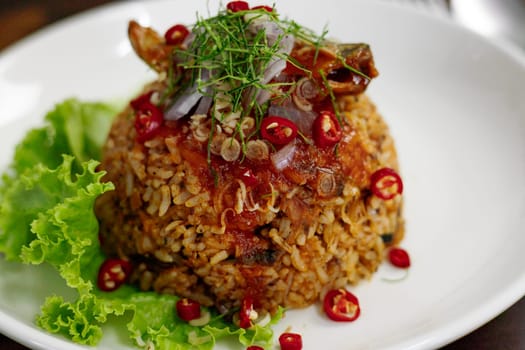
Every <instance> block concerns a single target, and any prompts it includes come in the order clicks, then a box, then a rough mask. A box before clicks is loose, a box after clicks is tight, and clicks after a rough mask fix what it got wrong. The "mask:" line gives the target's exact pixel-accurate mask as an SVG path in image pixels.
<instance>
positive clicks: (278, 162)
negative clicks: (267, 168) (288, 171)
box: [270, 141, 296, 171]
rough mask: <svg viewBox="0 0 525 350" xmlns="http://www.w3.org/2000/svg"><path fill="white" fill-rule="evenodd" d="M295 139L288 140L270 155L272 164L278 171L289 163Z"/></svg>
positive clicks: (293, 152) (291, 158) (293, 153)
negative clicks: (287, 142)
mask: <svg viewBox="0 0 525 350" xmlns="http://www.w3.org/2000/svg"><path fill="white" fill-rule="evenodd" d="M295 150H296V146H295V141H292V142H290V143H289V144H287V145H286V146H284V147H283V148H281V149H280V150H278V151H277V152H275V153H272V154H271V155H270V159H271V160H272V163H273V166H274V167H275V169H277V170H278V171H282V170H283V169H284V168H286V167H287V166H289V165H290V163H291V162H292V160H293V157H294V155H295Z"/></svg>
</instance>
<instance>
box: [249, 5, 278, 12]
mask: <svg viewBox="0 0 525 350" xmlns="http://www.w3.org/2000/svg"><path fill="white" fill-rule="evenodd" d="M252 10H265V11H266V12H270V13H271V12H273V8H272V7H270V6H266V5H259V6H254V7H252Z"/></svg>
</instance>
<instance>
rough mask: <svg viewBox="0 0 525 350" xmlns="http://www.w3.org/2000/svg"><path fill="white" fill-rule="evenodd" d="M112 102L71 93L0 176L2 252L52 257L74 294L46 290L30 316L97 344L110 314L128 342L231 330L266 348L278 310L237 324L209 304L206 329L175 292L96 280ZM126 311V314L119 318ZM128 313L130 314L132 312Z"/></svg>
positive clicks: (187, 345)
mask: <svg viewBox="0 0 525 350" xmlns="http://www.w3.org/2000/svg"><path fill="white" fill-rule="evenodd" d="M116 113H117V108H115V107H113V106H111V105H108V104H104V103H83V102H80V101H78V100H76V99H69V100H66V101H64V102H63V103H60V104H58V105H57V106H56V107H55V109H54V110H52V111H51V112H49V113H48V114H47V115H46V117H45V125H44V126H43V127H42V128H38V129H34V130H31V131H29V132H28V133H27V135H26V137H25V138H24V139H23V140H22V141H21V142H20V144H19V145H18V146H17V148H16V150H15V155H14V159H13V163H12V164H11V167H10V168H11V169H9V171H6V172H5V174H4V175H3V177H2V183H1V184H0V253H3V254H4V258H5V259H8V260H13V261H19V262H21V263H25V264H33V265H40V264H49V265H52V266H53V267H54V268H55V269H56V271H57V273H59V274H60V276H61V277H62V278H63V279H64V280H65V282H66V284H67V285H68V286H69V287H70V288H71V289H72V290H73V291H74V292H75V293H74V294H75V295H76V299H75V298H73V300H66V298H65V297H64V296H60V295H52V296H49V297H48V298H47V299H46V300H45V301H44V304H43V305H42V307H41V312H40V314H39V315H37V317H36V323H37V324H38V325H39V326H40V327H42V328H43V329H45V330H47V331H49V332H51V333H55V334H61V335H63V336H65V337H67V338H69V339H71V340H73V341H74V342H77V343H80V344H86V345H96V344H97V343H98V342H99V341H100V339H101V338H102V336H103V330H102V326H103V325H104V324H106V323H107V322H108V320H109V319H110V317H109V316H110V315H112V316H113V317H126V319H128V318H130V319H131V320H130V321H129V323H128V324H127V329H128V331H129V335H130V338H131V340H132V341H133V342H134V343H135V344H136V345H137V346H138V347H143V348H148V347H151V345H154V346H155V349H165V350H185V349H198V350H206V349H212V348H213V347H214V345H215V342H216V341H217V339H220V338H223V337H230V336H234V337H237V339H238V341H239V342H240V343H241V344H242V345H244V346H248V345H251V344H259V345H262V346H269V345H270V344H271V341H272V337H273V332H272V329H271V327H272V325H274V324H275V323H276V322H277V321H278V320H279V319H280V318H281V317H282V310H279V312H278V313H277V314H276V315H275V316H274V317H273V318H272V320H271V321H270V322H269V323H268V324H267V325H264V326H261V325H256V326H254V327H252V328H250V329H241V328H238V327H235V326H233V325H232V324H231V323H228V322H226V321H225V320H224V319H223V318H222V317H221V316H220V315H217V314H216V313H213V311H211V312H212V318H211V321H210V322H209V323H208V324H207V325H206V326H204V327H193V326H191V325H189V324H188V323H186V322H184V321H182V320H180V319H179V318H178V317H177V316H176V313H175V312H174V305H175V303H176V301H177V299H178V298H177V297H176V296H168V295H159V294H156V293H153V292H142V291H139V290H137V289H135V288H134V287H132V286H122V287H121V288H120V289H119V290H117V291H115V292H112V293H104V292H101V291H100V290H98V288H97V287H96V277H97V272H98V267H99V266H100V264H101V263H102V262H103V260H104V255H103V254H102V252H101V250H100V246H99V243H98V221H97V218H96V217H95V214H94V211H93V205H94V203H95V200H96V198H97V197H98V196H100V195H101V194H102V193H104V192H106V191H110V190H112V189H113V188H114V187H113V185H112V184H111V183H105V182H103V181H102V177H103V175H104V172H102V171H98V170H97V165H98V164H99V163H98V160H99V159H100V155H101V147H102V143H103V142H104V140H105V138H106V135H107V132H108V131H109V127H110V125H111V121H112V118H113V116H114V115H115V114H116ZM125 315H126V316H125ZM129 315H131V316H129Z"/></svg>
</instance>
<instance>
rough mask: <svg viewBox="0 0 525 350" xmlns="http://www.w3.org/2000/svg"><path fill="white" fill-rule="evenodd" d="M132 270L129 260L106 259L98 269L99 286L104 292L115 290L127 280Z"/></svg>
mask: <svg viewBox="0 0 525 350" xmlns="http://www.w3.org/2000/svg"><path fill="white" fill-rule="evenodd" d="M131 271H132V266H131V263H130V262H129V261H127V260H123V259H118V258H109V259H106V260H105V261H104V262H103V263H102V265H100V268H99V270H98V278H97V286H98V288H99V289H100V290H102V291H104V292H111V291H114V290H116V289H117V288H119V287H120V286H121V285H122V284H123V283H124V282H126V280H127V279H128V277H129V275H130V274H131Z"/></svg>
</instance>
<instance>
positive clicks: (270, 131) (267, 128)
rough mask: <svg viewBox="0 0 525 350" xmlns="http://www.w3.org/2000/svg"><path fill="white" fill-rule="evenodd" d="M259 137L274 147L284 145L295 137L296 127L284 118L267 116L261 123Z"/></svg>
mask: <svg viewBox="0 0 525 350" xmlns="http://www.w3.org/2000/svg"><path fill="white" fill-rule="evenodd" d="M261 136H262V137H263V138H265V139H266V140H268V141H270V142H271V143H272V144H274V145H280V146H281V145H286V144H287V143H290V141H292V140H293V139H295V137H296V136H297V125H295V123H294V122H292V121H291V120H289V119H286V118H282V117H278V116H268V117H266V118H264V119H263V121H262V122H261Z"/></svg>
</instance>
